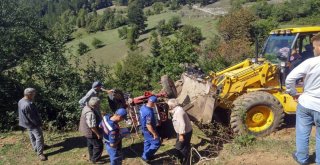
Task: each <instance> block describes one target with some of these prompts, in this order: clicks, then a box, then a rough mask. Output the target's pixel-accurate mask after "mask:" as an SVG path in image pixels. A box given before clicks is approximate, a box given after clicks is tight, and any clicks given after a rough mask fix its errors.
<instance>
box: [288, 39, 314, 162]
mask: <svg viewBox="0 0 320 165" xmlns="http://www.w3.org/2000/svg"><path fill="white" fill-rule="evenodd" d="M312 44H313V47H314V55H315V57H313V58H310V59H307V60H305V61H304V62H302V63H301V64H300V65H298V66H297V67H296V68H294V69H293V70H292V71H291V72H290V74H289V75H288V76H287V79H286V88H287V92H288V93H289V94H290V95H292V96H293V97H294V98H295V99H298V97H299V96H298V95H297V91H296V89H295V85H296V80H298V79H300V78H304V91H303V93H302V94H301V95H300V97H299V100H298V103H299V104H298V107H297V112H296V149H297V150H296V152H294V153H293V155H292V156H293V158H294V159H295V160H296V161H297V162H298V163H299V164H309V163H310V161H309V137H310V133H311V128H312V125H313V124H315V126H316V160H315V161H316V163H317V164H318V165H320V56H319V55H320V33H319V34H317V35H315V36H314V37H313V38H312Z"/></svg>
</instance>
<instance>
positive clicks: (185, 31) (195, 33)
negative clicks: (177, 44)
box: [177, 25, 203, 45]
mask: <svg viewBox="0 0 320 165" xmlns="http://www.w3.org/2000/svg"><path fill="white" fill-rule="evenodd" d="M177 35H178V36H177V37H181V38H182V39H183V40H185V41H189V42H191V43H192V44H195V45H199V44H200V42H201V41H202V40H203V37H202V33H201V30H200V29H199V28H198V27H194V26H191V25H184V26H183V27H182V28H181V29H180V30H179V31H178V33H177Z"/></svg>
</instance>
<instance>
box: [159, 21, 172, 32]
mask: <svg viewBox="0 0 320 165" xmlns="http://www.w3.org/2000/svg"><path fill="white" fill-rule="evenodd" d="M157 30H158V33H159V34H160V35H161V36H168V35H170V34H171V31H172V30H171V28H170V26H169V25H168V24H166V20H164V19H163V20H160V21H159V22H158V25H157Z"/></svg>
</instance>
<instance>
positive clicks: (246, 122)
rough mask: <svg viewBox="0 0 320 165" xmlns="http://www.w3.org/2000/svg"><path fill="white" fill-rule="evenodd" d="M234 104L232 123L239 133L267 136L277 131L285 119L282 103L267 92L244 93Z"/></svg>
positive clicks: (235, 130) (234, 129) (232, 126)
mask: <svg viewBox="0 0 320 165" xmlns="http://www.w3.org/2000/svg"><path fill="white" fill-rule="evenodd" d="M233 105H234V107H233V109H232V111H231V118H230V125H231V128H232V129H233V131H234V132H235V133H237V134H246V133H249V134H253V135H256V136H265V135H268V134H270V133H272V132H274V131H276V130H277V129H278V128H279V127H280V126H281V125H282V123H283V120H284V113H283V108H282V105H281V104H280V102H279V101H278V100H277V99H276V98H275V97H274V96H273V95H271V94H270V93H267V92H261V91H258V92H251V93H247V94H244V95H242V96H240V97H238V98H237V99H236V100H235V101H234V102H233Z"/></svg>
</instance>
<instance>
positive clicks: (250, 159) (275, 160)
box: [224, 152, 295, 165]
mask: <svg viewBox="0 0 320 165" xmlns="http://www.w3.org/2000/svg"><path fill="white" fill-rule="evenodd" d="M229 160H230V161H226V162H225V163H224V164H226V165H234V164H235V162H237V163H236V164H239V165H244V164H245V165H264V164H265V165H268V164H273V165H283V164H295V161H294V160H293V159H292V158H291V156H290V155H283V154H278V153H270V152H254V153H248V154H243V155H239V156H235V157H232V158H231V159H229Z"/></svg>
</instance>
